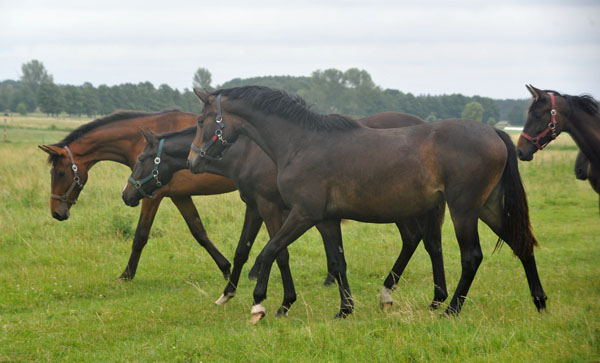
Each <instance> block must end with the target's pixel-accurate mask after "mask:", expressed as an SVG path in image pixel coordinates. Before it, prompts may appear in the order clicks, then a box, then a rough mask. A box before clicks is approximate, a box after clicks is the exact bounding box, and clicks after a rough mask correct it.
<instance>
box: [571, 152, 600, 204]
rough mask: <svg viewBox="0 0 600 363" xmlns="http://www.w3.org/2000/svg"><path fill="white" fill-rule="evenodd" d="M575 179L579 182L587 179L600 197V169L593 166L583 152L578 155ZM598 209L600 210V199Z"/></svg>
mask: <svg viewBox="0 0 600 363" xmlns="http://www.w3.org/2000/svg"><path fill="white" fill-rule="evenodd" d="M575 177H576V178H577V179H579V180H586V179H587V180H588V181H589V182H590V185H591V186H592V188H593V189H594V191H595V192H596V193H598V194H599V195H600V169H598V168H596V167H594V166H592V164H591V163H590V161H589V160H588V158H586V157H585V155H584V154H583V152H581V151H579V152H578V153H577V159H575ZM598 207H599V209H600V199H599V202H598Z"/></svg>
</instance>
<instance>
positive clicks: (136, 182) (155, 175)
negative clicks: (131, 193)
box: [128, 139, 165, 198]
mask: <svg viewBox="0 0 600 363" xmlns="http://www.w3.org/2000/svg"><path fill="white" fill-rule="evenodd" d="M164 143H165V139H161V140H160V142H159V143H158V152H157V153H156V157H155V158H154V168H153V169H152V171H151V172H150V174H148V175H147V176H146V177H145V178H143V179H140V180H135V179H133V177H132V176H131V175H130V176H129V179H128V180H129V182H131V184H133V186H134V187H135V189H137V191H138V192H140V194H141V195H142V196H143V197H144V198H152V196H151V195H149V194H148V193H146V192H145V191H144V189H142V185H144V184H146V183H147V182H149V181H150V180H152V179H153V178H154V179H155V180H156V186H157V187H158V188H162V187H163V185H162V183H161V182H160V180H158V165H160V161H161V160H160V155H161V153H162V148H163V144H164Z"/></svg>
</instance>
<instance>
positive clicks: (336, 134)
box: [188, 86, 546, 322]
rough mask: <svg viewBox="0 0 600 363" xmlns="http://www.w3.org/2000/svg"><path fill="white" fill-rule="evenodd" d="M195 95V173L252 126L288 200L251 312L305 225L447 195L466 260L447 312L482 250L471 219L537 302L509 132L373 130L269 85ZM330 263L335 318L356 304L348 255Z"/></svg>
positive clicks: (418, 207)
mask: <svg viewBox="0 0 600 363" xmlns="http://www.w3.org/2000/svg"><path fill="white" fill-rule="evenodd" d="M197 94H198V95H199V97H200V99H201V100H202V101H203V103H204V104H205V106H204V109H203V112H202V115H201V117H202V119H203V120H204V123H203V127H199V128H198V132H197V134H196V137H195V139H194V142H193V144H192V145H193V147H192V150H190V154H189V157H188V162H189V164H190V166H191V169H192V172H196V173H198V172H203V171H204V170H206V167H207V160H208V159H209V158H218V156H219V155H220V154H221V153H222V152H223V150H224V149H225V148H226V147H227V145H229V144H230V143H234V142H235V141H236V140H237V138H238V137H239V136H240V135H245V136H248V137H250V138H251V139H252V140H253V141H254V142H256V143H257V144H258V145H259V146H260V147H261V148H262V149H263V150H264V151H265V153H266V154H267V155H268V156H269V157H270V158H271V159H272V160H273V161H274V162H275V164H276V165H277V185H278V188H279V192H280V193H281V196H282V198H283V201H284V202H285V204H286V206H287V207H289V208H290V212H289V215H288V217H287V218H286V220H285V221H284V223H283V225H282V227H281V229H280V230H279V231H278V232H277V234H276V235H275V236H274V237H273V238H272V239H271V240H270V241H269V242H268V244H267V245H266V246H265V248H264V250H263V252H262V266H261V269H260V273H259V278H258V282H257V285H256V288H255V290H254V306H253V307H252V311H251V312H252V316H253V321H254V322H257V321H258V320H260V319H261V318H262V317H263V316H264V315H265V309H264V307H263V306H262V304H261V302H262V301H263V300H264V299H265V298H266V291H267V284H268V279H269V274H270V270H271V266H272V264H273V261H274V259H275V256H276V255H277V254H278V253H279V252H281V251H282V250H283V248H285V247H287V246H288V245H289V244H290V243H292V242H293V241H295V240H296V239H297V238H298V237H300V236H301V235H302V234H303V233H304V232H305V231H307V230H308V229H309V228H310V227H312V226H314V225H315V224H317V223H321V222H328V221H337V220H339V219H342V218H348V219H355V220H359V221H365V222H375V223H393V222H395V221H398V220H400V219H404V218H411V217H415V216H419V215H422V214H423V213H426V212H428V211H431V210H432V209H433V208H435V207H436V206H437V205H439V204H440V203H442V202H443V201H444V200H445V201H446V202H447V204H448V208H449V210H450V215H451V217H452V222H453V224H454V229H455V233H456V237H457V240H458V243H459V246H460V251H461V265H462V274H461V278H460V281H459V283H458V286H457V288H456V292H455V294H454V296H453V298H452V301H451V302H450V305H449V307H448V309H447V310H446V312H447V313H454V314H457V313H458V312H459V311H460V309H461V307H462V305H463V302H464V300H465V297H466V295H467V292H468V290H469V287H470V286H471V283H472V281H473V278H474V277H475V274H476V272H477V268H478V267H479V265H480V263H481V260H482V258H483V255H482V252H481V247H480V244H479V236H478V232H477V224H478V219H482V220H483V221H484V222H485V223H486V224H488V226H490V227H491V229H492V230H493V231H494V232H495V233H496V234H497V235H498V236H500V238H502V239H503V240H504V241H505V242H506V243H507V244H509V245H510V247H511V248H512V249H513V251H514V252H515V253H516V255H517V256H518V257H519V259H520V260H521V262H522V263H523V266H524V268H525V272H526V275H527V279H528V282H529V287H530V290H531V294H532V296H533V301H534V303H535V305H536V307H537V308H538V310H541V309H544V308H545V306H546V303H545V301H546V295H545V294H544V291H543V289H542V286H541V283H540V281H539V277H538V273H537V267H536V265H535V258H534V253H533V247H534V245H536V244H537V242H536V240H535V237H534V236H533V234H532V232H531V226H530V223H529V212H528V207H527V199H526V195H525V191H524V189H523V185H522V183H521V179H520V176H519V172H518V164H517V157H516V152H515V148H514V144H513V143H512V141H511V140H510V137H509V136H508V135H507V134H506V133H504V132H502V131H499V130H495V129H493V128H492V127H490V126H488V125H485V124H483V123H481V122H475V121H468V120H460V119H453V120H444V121H439V122H436V123H433V124H425V125H418V126H413V127H406V128H397V129H388V130H377V129H371V128H367V127H364V126H362V125H361V124H360V123H358V122H356V121H355V120H352V119H349V118H346V117H343V116H339V115H320V114H316V113H314V112H312V111H310V110H309V109H308V108H307V107H306V105H305V103H304V102H303V101H302V100H301V99H299V98H298V97H291V96H289V95H287V94H286V93H284V92H282V91H279V90H273V89H270V88H266V87H258V86H249V87H238V88H232V89H224V90H218V91H215V92H213V93H211V94H206V93H200V92H197ZM324 242H325V243H329V242H328V241H324ZM338 257H339V258H340V259H342V260H343V258H344V257H343V255H341V254H340V255H339V256H338ZM333 267H334V271H333V273H334V275H335V277H336V280H337V282H338V285H340V286H341V288H340V295H341V300H342V304H341V306H340V311H339V312H338V316H342V317H343V316H346V315H347V314H350V313H351V312H352V310H353V301H352V297H351V295H350V289H349V286H348V283H347V279H346V270H345V261H342V262H340V263H337V264H335V266H333Z"/></svg>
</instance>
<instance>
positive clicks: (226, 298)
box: [215, 292, 235, 306]
mask: <svg viewBox="0 0 600 363" xmlns="http://www.w3.org/2000/svg"><path fill="white" fill-rule="evenodd" d="M234 296H235V293H233V292H230V293H228V294H227V295H221V297H220V298H218V299H217V301H215V305H218V306H221V305H223V304H225V303H226V302H228V301H229V300H231V298H233V297H234Z"/></svg>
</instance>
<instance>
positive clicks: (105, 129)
mask: <svg viewBox="0 0 600 363" xmlns="http://www.w3.org/2000/svg"><path fill="white" fill-rule="evenodd" d="M197 119H198V115H195V114H192V113H186V112H180V111H178V110H164V111H161V112H155V113H146V112H136V111H119V112H116V113H113V114H111V115H108V116H106V117H103V118H99V119H96V120H94V121H92V122H89V123H87V124H84V125H82V126H80V127H79V128H77V129H75V130H73V131H72V132H71V133H69V134H68V135H67V136H66V137H65V138H64V139H63V140H62V141H60V142H58V143H57V144H53V145H40V146H39V148H40V149H42V150H43V151H45V152H47V153H48V154H49V157H48V162H49V163H50V164H51V165H52V169H51V170H50V173H51V194H50V195H51V198H50V211H51V213H52V216H53V217H54V218H55V219H57V220H59V221H63V220H66V219H68V218H69V211H70V208H71V206H72V205H74V204H75V202H76V201H77V198H78V196H79V193H80V192H81V190H82V189H83V187H84V186H85V183H86V182H87V180H88V171H89V170H90V169H91V168H92V167H93V166H94V165H95V164H96V163H97V162H99V161H103V160H111V161H116V162H118V163H121V164H124V165H126V166H128V167H130V168H133V166H134V165H135V162H136V160H137V156H138V154H139V153H140V152H141V151H142V150H143V148H144V145H145V144H144V138H143V137H142V135H141V134H140V132H139V130H140V129H146V128H152V129H154V130H157V131H158V132H166V131H173V130H177V129H183V128H185V127H189V126H193V125H196V123H197ZM173 181H174V182H173V183H171V184H170V185H169V186H167V187H165V188H162V189H161V190H160V191H159V192H157V193H155V195H154V196H153V198H152V199H148V198H146V199H144V201H143V202H142V208H141V210H140V217H139V221H138V225H137V228H136V230H135V236H134V238H133V245H132V248H131V255H130V257H129V261H128V263H127V266H126V267H125V270H124V271H123V273H122V274H121V275H120V276H119V278H120V279H126V280H128V279H129V280H130V279H133V278H134V276H135V273H136V270H137V266H138V262H139V260H140V256H141V253H142V250H143V249H144V246H145V245H146V243H147V242H148V235H149V233H150V228H151V227H152V222H153V221H154V216H155V215H156V212H157V210H158V207H159V206H160V203H161V201H162V200H163V198H164V197H169V198H171V200H172V201H173V203H174V204H175V206H176V207H177V209H178V210H179V212H180V213H181V215H182V216H183V218H184V220H185V221H186V223H187V226H188V227H189V229H190V232H191V233H192V235H193V236H194V238H195V239H196V240H197V241H198V243H199V244H200V245H201V246H202V247H204V248H205V249H206V251H207V252H208V253H209V254H210V256H211V257H212V258H213V260H214V261H215V263H216V264H217V266H218V268H219V270H220V271H221V273H222V274H223V277H225V279H227V278H228V277H229V274H230V268H231V264H230V263H229V261H228V260H227V259H226V258H225V257H224V256H223V255H222V254H221V253H220V252H219V250H218V249H217V248H216V247H215V246H214V245H213V243H212V242H211V241H210V239H209V238H208V235H207V233H206V230H205V229H204V226H203V224H202V220H201V219H200V216H199V215H198V212H197V210H196V207H195V206H194V202H193V201H192V198H191V196H192V195H211V194H221V193H227V192H231V191H234V190H235V185H234V183H233V182H232V181H231V180H229V179H227V178H224V177H221V176H218V175H213V174H204V175H192V174H191V173H190V172H189V171H187V170H182V171H180V172H178V173H177V174H175V175H174V176H173Z"/></svg>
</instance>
